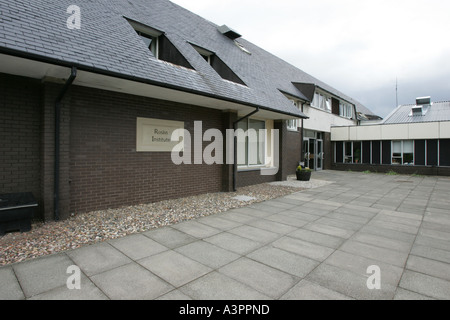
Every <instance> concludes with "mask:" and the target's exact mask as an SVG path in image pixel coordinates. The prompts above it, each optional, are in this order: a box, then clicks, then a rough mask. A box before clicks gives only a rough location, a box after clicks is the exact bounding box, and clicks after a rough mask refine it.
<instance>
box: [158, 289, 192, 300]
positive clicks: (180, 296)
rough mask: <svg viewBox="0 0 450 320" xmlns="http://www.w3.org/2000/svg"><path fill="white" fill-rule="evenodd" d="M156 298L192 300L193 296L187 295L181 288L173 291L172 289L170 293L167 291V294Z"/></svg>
mask: <svg viewBox="0 0 450 320" xmlns="http://www.w3.org/2000/svg"><path fill="white" fill-rule="evenodd" d="M156 300H166V301H167V300H192V298H191V297H189V296H187V295H185V294H184V293H183V292H181V291H180V290H173V291H170V292H169V293H166V294H164V295H162V296H160V297H159V298H157V299H156Z"/></svg>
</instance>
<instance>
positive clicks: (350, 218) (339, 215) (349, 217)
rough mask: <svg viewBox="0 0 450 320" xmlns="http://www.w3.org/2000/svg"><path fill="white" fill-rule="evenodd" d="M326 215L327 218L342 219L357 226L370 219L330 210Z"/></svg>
mask: <svg viewBox="0 0 450 320" xmlns="http://www.w3.org/2000/svg"><path fill="white" fill-rule="evenodd" d="M326 217H327V218H332V219H336V220H342V221H345V222H351V223H355V224H357V225H358V226H361V225H363V224H366V223H367V222H369V220H370V218H365V217H359V216H356V215H351V214H346V213H340V212H331V213H330V214H328V215H327V216H326Z"/></svg>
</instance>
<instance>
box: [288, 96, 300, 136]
mask: <svg viewBox="0 0 450 320" xmlns="http://www.w3.org/2000/svg"><path fill="white" fill-rule="evenodd" d="M289 100H290V101H291V102H292V104H293V105H294V106H295V107H296V108H298V109H299V110H300V106H299V101H297V100H294V99H289ZM286 126H287V129H288V130H289V131H295V132H298V128H299V126H300V124H299V120H298V119H289V120H287V123H286Z"/></svg>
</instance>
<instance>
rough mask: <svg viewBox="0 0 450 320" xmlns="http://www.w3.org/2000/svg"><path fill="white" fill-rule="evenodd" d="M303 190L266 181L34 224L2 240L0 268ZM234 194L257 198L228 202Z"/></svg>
mask: <svg viewBox="0 0 450 320" xmlns="http://www.w3.org/2000/svg"><path fill="white" fill-rule="evenodd" d="M302 189H303V188H301V187H299V186H285V185H273V184H269V183H264V184H259V185H254V186H249V187H244V188H239V189H238V190H237V192H230V193H223V192H218V193H210V194H203V195H199V196H192V197H186V198H181V199H175V200H167V201H161V202H157V203H152V204H142V205H136V206H128V207H122V208H118V209H108V210H101V211H96V212H90V213H83V214H80V215H74V216H72V217H71V218H69V219H67V220H64V221H59V222H49V223H42V222H36V223H33V224H32V230H31V231H30V232H26V233H17V232H16V233H8V234H6V235H5V236H3V237H0V266H2V265H8V264H11V263H15V262H20V261H25V260H28V259H32V258H36V257H40V256H44V255H48V254H54V253H58V252H63V251H66V250H71V249H76V248H79V247H81V246H85V245H90V244H94V243H98V242H102V241H106V240H111V239H117V238H120V237H124V236H126V235H130V234H134V233H141V232H145V231H148V230H150V229H153V228H159V227H163V226H168V225H173V224H176V223H179V222H182V221H186V220H191V219H195V218H198V217H204V216H209V215H212V214H215V213H219V212H223V211H227V210H229V209H232V208H240V207H244V206H248V205H250V204H252V203H255V202H261V201H265V200H269V199H274V198H278V197H282V196H285V195H288V194H291V193H294V192H298V191H301V190H302ZM238 195H245V196H250V197H253V198H255V199H254V200H252V201H238V200H236V199H232V198H233V197H236V196H238Z"/></svg>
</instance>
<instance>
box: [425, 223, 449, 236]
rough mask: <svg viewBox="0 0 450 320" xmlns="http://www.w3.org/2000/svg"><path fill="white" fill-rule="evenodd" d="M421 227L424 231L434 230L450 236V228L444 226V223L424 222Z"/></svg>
mask: <svg viewBox="0 0 450 320" xmlns="http://www.w3.org/2000/svg"><path fill="white" fill-rule="evenodd" d="M421 227H422V228H424V229H429V230H434V231H439V232H443V233H447V234H450V226H449V225H446V224H443V223H435V222H429V221H424V222H422V225H421Z"/></svg>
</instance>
